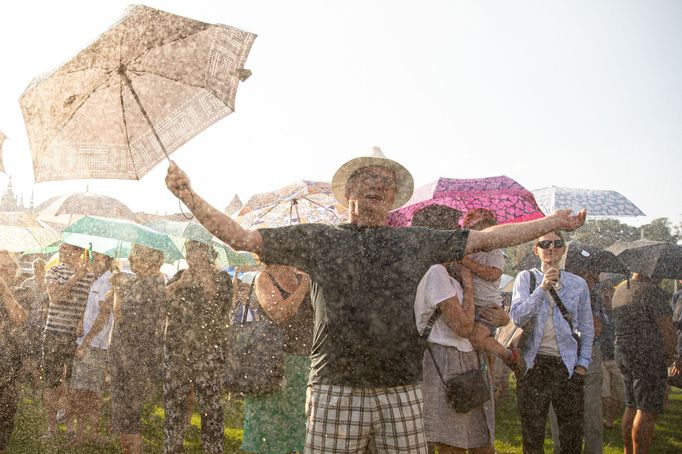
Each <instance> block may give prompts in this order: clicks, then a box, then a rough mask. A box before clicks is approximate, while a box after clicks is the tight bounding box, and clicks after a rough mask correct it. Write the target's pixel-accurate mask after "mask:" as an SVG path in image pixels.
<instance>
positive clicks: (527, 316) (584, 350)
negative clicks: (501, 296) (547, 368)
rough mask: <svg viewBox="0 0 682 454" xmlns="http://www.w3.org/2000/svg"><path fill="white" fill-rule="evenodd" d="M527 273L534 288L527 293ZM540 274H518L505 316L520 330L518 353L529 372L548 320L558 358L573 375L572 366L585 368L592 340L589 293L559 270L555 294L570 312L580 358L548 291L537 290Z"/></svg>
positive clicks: (583, 284)
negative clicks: (577, 338)
mask: <svg viewBox="0 0 682 454" xmlns="http://www.w3.org/2000/svg"><path fill="white" fill-rule="evenodd" d="M530 273H534V274H535V282H536V283H537V285H536V287H535V289H534V290H533V292H532V293H531V291H530ZM542 279H543V274H542V272H540V270H537V269H535V268H534V269H532V270H526V271H522V272H520V273H519V274H518V275H517V276H516V280H515V281H514V290H513V293H512V302H511V308H510V310H509V316H510V317H511V319H512V320H513V321H514V324H516V326H519V327H521V328H523V330H524V334H523V337H522V338H521V342H522V345H521V347H522V348H521V350H522V351H523V357H524V359H525V360H526V364H527V365H528V368H529V369H530V368H531V367H533V364H534V363H535V357H536V356H537V355H538V352H539V351H540V347H541V343H542V340H543V334H544V328H545V324H546V323H548V320H549V319H550V317H551V323H552V324H553V325H552V326H553V327H554V331H555V338H556V344H557V348H558V350H559V354H560V356H561V359H562V360H563V363H564V365H565V366H566V369H567V371H568V373H569V375H572V374H573V369H575V367H576V366H583V367H584V368H585V369H587V368H588V367H589V366H590V361H591V360H592V341H593V340H594V322H593V320H592V307H591V306H590V292H589V289H588V288H587V283H586V282H585V280H584V279H583V278H581V277H579V276H576V275H575V274H573V273H569V272H567V271H561V277H560V280H559V282H560V284H559V289H558V290H557V294H558V295H559V298H560V299H561V302H562V303H563V304H564V306H565V307H566V310H567V311H568V312H569V313H570V315H571V317H572V320H573V329H574V330H575V331H577V332H579V333H581V337H580V357H578V355H577V348H578V345H577V343H576V341H575V339H574V338H573V333H572V332H571V329H570V328H569V326H568V322H567V321H566V319H564V317H563V315H561V310H560V309H559V308H558V307H557V306H556V303H555V302H554V301H553V300H552V297H551V296H550V294H549V292H547V291H545V290H544V289H543V288H542V287H540V283H541V282H542Z"/></svg>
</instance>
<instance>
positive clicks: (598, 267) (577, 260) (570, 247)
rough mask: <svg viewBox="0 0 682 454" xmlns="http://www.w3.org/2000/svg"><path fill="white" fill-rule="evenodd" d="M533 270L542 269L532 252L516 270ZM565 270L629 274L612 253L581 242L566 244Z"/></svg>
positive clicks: (518, 262) (520, 260)
mask: <svg viewBox="0 0 682 454" xmlns="http://www.w3.org/2000/svg"><path fill="white" fill-rule="evenodd" d="M531 268H540V258H539V257H538V256H537V255H535V254H533V253H532V252H531V253H528V254H526V255H524V256H523V257H521V259H519V260H518V261H517V262H516V263H515V264H514V269H516V270H528V269H531ZM563 268H564V269H565V270H566V271H568V272H571V273H595V274H599V273H617V274H627V273H628V270H627V268H626V267H625V265H624V264H623V263H622V262H621V261H620V260H619V259H618V258H616V256H615V255H614V254H613V253H612V252H610V251H608V250H606V249H602V248H600V247H599V246H595V245H593V244H588V243H582V242H579V241H569V242H568V243H566V254H565V256H564V258H563Z"/></svg>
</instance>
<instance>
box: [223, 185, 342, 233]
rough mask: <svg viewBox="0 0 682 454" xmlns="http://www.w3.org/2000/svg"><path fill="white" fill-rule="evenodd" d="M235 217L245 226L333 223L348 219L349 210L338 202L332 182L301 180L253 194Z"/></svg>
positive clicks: (248, 227) (247, 227)
mask: <svg viewBox="0 0 682 454" xmlns="http://www.w3.org/2000/svg"><path fill="white" fill-rule="evenodd" d="M236 219H237V222H239V224H241V225H242V227H244V228H246V229H252V228H261V227H281V226H285V225H291V224H304V223H313V222H316V223H323V224H332V225H334V224H339V223H342V222H346V221H347V219H348V211H347V210H346V209H345V208H344V207H342V206H341V205H339V204H338V202H337V201H336V199H335V198H334V195H333V194H332V190H331V185H330V184H329V183H324V182H319V181H306V180H302V181H299V182H296V183H293V184H290V185H289V186H285V187H283V188H281V189H278V190H276V191H272V192H266V193H262V194H256V195H254V196H253V197H251V198H250V199H249V200H248V201H247V202H246V204H245V205H244V206H243V207H242V209H241V210H239V213H238V215H237V218H236Z"/></svg>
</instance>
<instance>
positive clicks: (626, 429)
mask: <svg viewBox="0 0 682 454" xmlns="http://www.w3.org/2000/svg"><path fill="white" fill-rule="evenodd" d="M636 414H637V410H636V409H635V408H632V407H625V412H624V413H623V423H622V424H621V435H622V437H623V453H624V454H633V451H632V425H633V423H634V421H635V415H636Z"/></svg>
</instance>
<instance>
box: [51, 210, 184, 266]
mask: <svg viewBox="0 0 682 454" xmlns="http://www.w3.org/2000/svg"><path fill="white" fill-rule="evenodd" d="M62 235H63V239H64V242H65V243H69V244H74V245H76V246H81V247H85V248H87V247H91V248H92V250H93V251H95V252H99V253H102V254H107V255H110V256H112V257H124V252H123V251H125V248H127V247H129V246H130V245H131V244H140V245H142V246H146V247H149V248H151V249H156V250H158V251H161V252H163V254H164V259H165V261H166V262H169V263H171V262H174V261H175V260H179V259H181V258H182V253H180V250H179V249H178V248H177V246H176V245H175V244H174V243H173V241H172V240H171V239H170V237H169V236H168V235H166V234H165V233H161V232H157V231H156V230H152V229H150V228H149V227H145V226H142V225H139V224H136V223H134V222H130V221H123V220H120V219H108V218H101V217H95V216H85V217H83V218H81V219H79V220H78V221H76V222H74V223H73V224H71V225H69V226H68V227H66V228H65V229H64V230H63V232H62Z"/></svg>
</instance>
